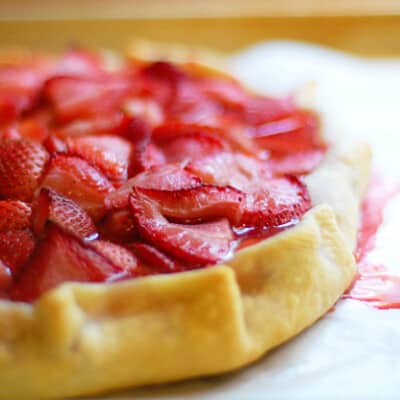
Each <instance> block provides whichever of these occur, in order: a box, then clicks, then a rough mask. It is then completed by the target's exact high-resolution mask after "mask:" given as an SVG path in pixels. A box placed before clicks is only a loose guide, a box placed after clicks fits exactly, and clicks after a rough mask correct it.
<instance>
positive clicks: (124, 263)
mask: <svg viewBox="0 0 400 400" xmlns="http://www.w3.org/2000/svg"><path fill="white" fill-rule="evenodd" d="M91 247H93V248H95V249H96V250H97V251H98V252H99V253H100V254H102V255H103V256H104V257H105V258H107V259H108V260H110V261H111V262H112V263H113V264H114V265H116V266H118V267H119V268H122V270H123V271H124V275H127V274H131V275H132V274H133V275H135V273H136V269H137V266H138V261H137V258H136V257H135V255H134V254H133V253H132V252H131V251H129V250H128V249H126V248H124V247H122V246H120V245H118V244H115V243H111V242H108V241H105V240H94V241H93V242H91Z"/></svg>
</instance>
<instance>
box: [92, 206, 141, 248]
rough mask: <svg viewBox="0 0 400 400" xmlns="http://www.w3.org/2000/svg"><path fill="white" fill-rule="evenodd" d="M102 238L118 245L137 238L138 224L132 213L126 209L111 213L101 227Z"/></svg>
mask: <svg viewBox="0 0 400 400" xmlns="http://www.w3.org/2000/svg"><path fill="white" fill-rule="evenodd" d="M100 231H101V236H102V237H103V238H106V239H109V240H112V241H114V242H118V243H125V242H130V241H132V240H134V239H136V238H137V235H138V233H137V230H136V224H135V221H134V219H133V216H132V213H131V211H130V210H129V209H128V208H127V207H126V208H123V209H118V210H113V211H110V212H109V213H108V214H107V215H106V217H105V218H104V220H103V221H102V224H101V226H100Z"/></svg>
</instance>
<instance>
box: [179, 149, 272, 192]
mask: <svg viewBox="0 0 400 400" xmlns="http://www.w3.org/2000/svg"><path fill="white" fill-rule="evenodd" d="M186 169H187V170H188V171H189V172H191V173H193V174H194V175H197V176H198V177H200V178H201V180H202V181H203V182H205V183H208V184H214V185H220V186H232V187H235V188H238V189H240V190H247V189H248V188H249V187H253V186H255V185H258V186H259V185H262V183H263V182H264V181H265V180H266V179H268V178H270V176H271V174H270V172H269V171H268V169H267V168H266V167H265V165H263V163H261V162H260V161H258V160H257V159H255V158H251V157H247V156H245V155H243V154H237V153H236V154H235V153H229V152H224V153H220V154H215V155H212V156H210V157H205V158H203V159H202V160H193V161H191V162H190V163H189V164H188V165H187V166H186Z"/></svg>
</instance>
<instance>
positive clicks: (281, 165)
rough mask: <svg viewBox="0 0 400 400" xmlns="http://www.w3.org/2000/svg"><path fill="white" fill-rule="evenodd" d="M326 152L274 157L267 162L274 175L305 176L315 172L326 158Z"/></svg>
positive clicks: (315, 151) (311, 151) (306, 152)
mask: <svg viewBox="0 0 400 400" xmlns="http://www.w3.org/2000/svg"><path fill="white" fill-rule="evenodd" d="M325 153H326V151H325V150H318V149H317V150H308V151H301V152H297V153H293V154H285V155H281V156H274V157H272V158H270V159H269V160H267V161H266V162H265V166H266V168H268V169H269V170H270V171H271V172H272V173H273V174H274V175H278V176H279V175H304V174H308V173H310V172H311V171H313V170H314V169H315V168H316V167H317V166H318V164H319V163H320V162H321V161H322V159H323V158H324V155H325Z"/></svg>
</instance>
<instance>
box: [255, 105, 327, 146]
mask: <svg viewBox="0 0 400 400" xmlns="http://www.w3.org/2000/svg"><path fill="white" fill-rule="evenodd" d="M249 133H250V135H251V136H252V137H253V138H255V140H256V141H257V143H258V144H259V145H260V146H262V147H263V148H265V149H268V150H269V151H271V152H272V153H273V154H274V153H278V154H287V153H295V152H301V151H307V150H313V149H325V148H326V145H325V144H324V142H323V140H322V138H321V137H320V134H319V121H318V118H317V116H316V114H314V113H311V112H307V111H298V112H296V113H294V114H293V115H291V116H289V117H287V118H285V119H280V120H277V121H272V122H269V123H265V124H263V125H259V126H257V127H255V128H251V129H250V130H249Z"/></svg>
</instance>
